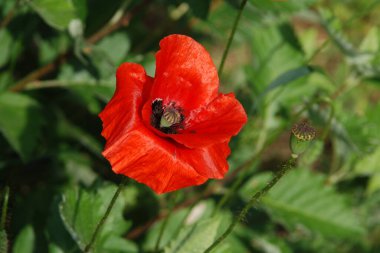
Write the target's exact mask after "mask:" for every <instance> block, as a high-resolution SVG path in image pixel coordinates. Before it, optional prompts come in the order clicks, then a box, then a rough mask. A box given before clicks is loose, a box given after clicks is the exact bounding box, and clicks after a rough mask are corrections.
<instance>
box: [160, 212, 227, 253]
mask: <svg viewBox="0 0 380 253" xmlns="http://www.w3.org/2000/svg"><path fill="white" fill-rule="evenodd" d="M223 218H224V217H223V216H217V217H214V218H209V219H205V220H202V221H200V222H197V223H195V224H193V225H190V226H187V227H185V228H184V229H182V230H181V231H180V233H179V235H178V237H177V238H176V239H175V241H173V242H171V243H170V245H169V246H168V247H167V248H166V249H165V253H174V252H175V253H200V252H203V251H204V250H206V249H207V248H208V247H209V246H210V245H211V244H212V243H213V241H214V240H215V239H216V237H217V236H218V234H220V232H219V230H220V228H221V225H222V222H223V220H222V219H223Z"/></svg>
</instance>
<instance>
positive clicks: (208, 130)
mask: <svg viewBox="0 0 380 253" xmlns="http://www.w3.org/2000/svg"><path fill="white" fill-rule="evenodd" d="M160 48H161V49H160V51H158V53H157V54H156V75H155V77H154V78H151V77H149V76H147V75H146V73H145V70H144V68H143V67H142V66H140V65H138V64H134V63H124V64H122V65H121V66H120V67H119V68H118V70H117V73H116V79H117V85H116V91H115V94H114V96H113V97H112V99H111V101H110V102H109V103H108V104H107V106H106V108H105V109H104V110H103V111H102V112H101V113H100V114H99V116H100V118H101V119H102V121H103V131H102V135H103V136H104V137H105V138H106V140H107V143H106V146H105V149H104V151H103V155H104V156H105V157H106V158H107V159H108V160H109V162H110V163H111V165H112V169H113V171H114V172H115V173H119V174H124V175H125V176H128V177H131V178H133V179H135V180H137V181H139V182H141V183H144V184H146V185H148V186H149V187H151V188H152V189H153V190H154V191H155V192H157V193H164V192H168V191H174V190H178V189H180V188H184V187H188V186H192V185H199V184H202V183H204V182H205V181H206V180H207V179H208V178H219V179H220V178H223V176H224V174H225V173H226V172H227V170H228V164H227V161H226V159H227V156H228V155H229V154H230V149H229V147H228V142H229V141H230V138H231V137H232V136H233V135H236V134H237V133H238V132H239V131H240V129H241V128H242V126H243V125H244V124H245V122H246V121H247V116H246V114H245V111H244V109H243V107H242V106H241V104H240V103H239V102H238V101H237V100H236V99H235V97H234V95H233V94H232V93H230V94H226V95H225V94H221V93H218V87H219V79H218V74H217V71H216V68H215V66H214V64H213V62H212V60H211V57H210V55H209V54H208V52H207V51H206V50H205V49H204V48H203V47H202V46H201V45H200V44H198V43H197V42H196V41H194V40H193V39H192V38H190V37H187V36H183V35H170V36H168V37H166V38H164V39H163V40H161V42H160Z"/></svg>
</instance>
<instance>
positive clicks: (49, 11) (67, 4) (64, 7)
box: [28, 0, 77, 30]
mask: <svg viewBox="0 0 380 253" xmlns="http://www.w3.org/2000/svg"><path fill="white" fill-rule="evenodd" d="M28 3H29V4H30V5H31V6H32V7H33V9H35V11H36V12H37V13H38V14H40V16H41V17H42V18H43V19H44V20H45V22H46V23H48V24H49V25H51V26H52V27H54V28H56V29H59V30H64V29H66V28H67V26H68V25H69V23H70V21H71V20H72V19H75V18H76V17H77V15H76V10H75V6H74V4H73V2H72V0H33V1H29V2H28Z"/></svg>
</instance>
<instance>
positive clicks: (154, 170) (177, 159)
mask: <svg viewBox="0 0 380 253" xmlns="http://www.w3.org/2000/svg"><path fill="white" fill-rule="evenodd" d="M103 155H104V156H105V157H106V158H107V159H108V160H109V161H110V163H111V165H112V169H113V170H114V172H116V173H119V174H124V175H126V176H128V177H131V178H133V179H135V180H137V181H139V182H141V183H144V184H146V185H148V186H149V187H151V188H152V189H153V190H154V191H155V192H157V193H165V192H169V191H174V190H178V189H181V188H184V187H188V186H193V185H199V184H202V183H204V182H205V181H206V180H207V178H208V177H214V178H222V177H223V175H224V174H225V173H226V171H227V169H228V165H227V162H226V157H227V156H228V155H229V148H228V145H227V144H226V143H223V144H218V145H215V146H213V147H207V148H203V149H188V148H185V147H183V146H178V145H177V144H175V143H172V142H170V141H167V140H165V139H163V138H160V137H159V136H157V135H155V134H154V133H152V132H151V131H150V130H149V129H147V128H145V127H143V126H142V127H140V128H136V129H134V130H133V131H131V132H129V133H128V134H126V135H124V136H123V137H122V138H120V139H119V140H118V142H117V143H114V144H113V145H112V146H109V147H108V148H107V149H106V150H105V151H104V152H103Z"/></svg>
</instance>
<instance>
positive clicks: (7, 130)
mask: <svg viewBox="0 0 380 253" xmlns="http://www.w3.org/2000/svg"><path fill="white" fill-rule="evenodd" d="M0 115H1V117H0V132H1V133H2V134H3V135H4V137H5V138H6V139H7V141H8V142H9V143H10V145H11V146H12V148H13V149H14V150H15V151H16V152H17V153H18V154H19V155H20V156H21V158H22V159H23V160H24V161H28V160H29V159H30V158H31V157H32V154H33V152H34V149H35V148H36V147H37V145H38V138H39V135H40V127H41V124H42V117H41V110H40V107H39V105H38V103H37V102H36V101H35V100H34V99H32V98H30V97H28V96H26V95H22V94H15V93H10V92H6V93H1V94H0Z"/></svg>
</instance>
